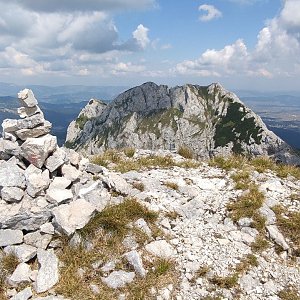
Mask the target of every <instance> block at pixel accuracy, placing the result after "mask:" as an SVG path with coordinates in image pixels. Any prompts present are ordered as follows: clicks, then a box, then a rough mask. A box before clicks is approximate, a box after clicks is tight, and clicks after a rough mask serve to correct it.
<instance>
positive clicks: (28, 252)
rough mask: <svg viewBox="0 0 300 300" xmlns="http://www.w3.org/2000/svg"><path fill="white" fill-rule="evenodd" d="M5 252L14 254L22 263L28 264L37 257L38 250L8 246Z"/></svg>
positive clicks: (29, 247) (24, 246)
mask: <svg viewBox="0 0 300 300" xmlns="http://www.w3.org/2000/svg"><path fill="white" fill-rule="evenodd" d="M4 252H5V253H7V254H9V253H12V254H14V255H15V256H16V257H17V258H18V260H19V261H20V262H27V261H29V260H30V259H32V258H33V257H35V256H36V252H37V248H36V247H33V246H30V245H26V244H22V245H19V246H7V247H5V248H4Z"/></svg>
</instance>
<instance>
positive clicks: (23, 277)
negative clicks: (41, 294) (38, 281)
mask: <svg viewBox="0 0 300 300" xmlns="http://www.w3.org/2000/svg"><path fill="white" fill-rule="evenodd" d="M30 274H31V268H30V266H29V265H28V264H26V263H20V264H18V266H17V268H16V269H15V271H14V272H13V274H12V275H11V276H10V277H9V278H8V283H9V284H10V285H11V286H14V287H17V286H18V285H20V284H23V283H28V282H31V280H30Z"/></svg>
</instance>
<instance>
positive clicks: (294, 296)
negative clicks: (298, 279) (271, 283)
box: [278, 287, 300, 300]
mask: <svg viewBox="0 0 300 300" xmlns="http://www.w3.org/2000/svg"><path fill="white" fill-rule="evenodd" d="M278 296H279V298H280V299H282V300H300V294H299V292H298V291H297V290H296V288H295V287H285V288H284V289H283V290H281V291H280V292H279V293H278Z"/></svg>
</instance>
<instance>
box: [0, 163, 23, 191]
mask: <svg viewBox="0 0 300 300" xmlns="http://www.w3.org/2000/svg"><path fill="white" fill-rule="evenodd" d="M1 187H19V188H24V187H25V176H24V170H22V169H21V168H20V167H18V166H17V165H15V164H13V163H10V162H9V161H8V162H6V161H0V188H1Z"/></svg>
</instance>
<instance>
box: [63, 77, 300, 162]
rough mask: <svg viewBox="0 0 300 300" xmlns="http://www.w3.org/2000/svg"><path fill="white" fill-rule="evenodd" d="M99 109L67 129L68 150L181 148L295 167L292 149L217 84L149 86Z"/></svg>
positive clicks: (297, 159) (120, 96)
mask: <svg viewBox="0 0 300 300" xmlns="http://www.w3.org/2000/svg"><path fill="white" fill-rule="evenodd" d="M99 105H100V106H99V110H98V112H97V114H95V116H93V117H88V116H87V115H85V113H84V112H82V113H81V114H80V115H79V118H78V119H77V121H76V122H75V125H74V123H72V124H71V125H70V127H69V129H68V135H67V139H66V146H67V147H70V148H74V149H76V150H80V151H82V152H85V153H87V154H93V153H99V152H102V151H103V150H105V149H108V148H123V147H135V148H138V149H152V150H155V149H168V150H173V149H175V150H176V149H178V148H179V147H181V146H185V147H188V148H190V149H191V150H192V151H193V153H194V154H195V156H196V157H202V158H207V157H212V156H216V155H228V154H229V153H232V152H234V153H244V154H249V155H272V156H275V157H276V159H278V160H280V161H283V162H288V163H295V164H299V157H297V156H295V155H294V154H293V151H292V149H291V148H290V147H289V146H288V145H287V144H286V143H284V142H283V141H282V140H281V139H280V138H279V137H277V136H276V135H275V134H274V133H273V132H271V131H269V130H268V129H267V127H266V126H265V124H264V123H263V122H262V120H261V119H260V118H259V117H258V116H257V115H256V114H255V113H253V112H252V111H251V110H250V109H249V108H247V107H246V106H245V105H244V104H243V103H242V102H241V101H240V100H239V99H238V97H237V96H236V95H234V94H233V93H230V92H228V91H226V90H225V89H224V88H223V87H222V86H221V85H220V84H212V85H210V86H207V87H203V86H198V85H185V86H177V87H174V88H168V87H167V86H164V85H161V86H158V85H156V84H155V83H151V82H150V83H145V84H143V85H141V86H138V87H135V88H133V89H130V90H128V91H126V92H124V93H122V94H120V95H119V96H118V97H117V98H116V99H115V100H114V101H113V102H112V103H110V104H109V105H108V106H107V107H103V105H102V104H99ZM89 106H90V105H87V107H86V108H85V110H87V109H88V110H91V109H92V107H90V108H89ZM94 107H95V108H97V107H98V106H97V105H96V106H95V105H94ZM82 120H84V122H81V121H82Z"/></svg>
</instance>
